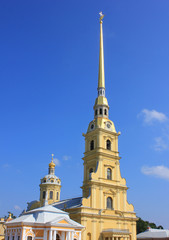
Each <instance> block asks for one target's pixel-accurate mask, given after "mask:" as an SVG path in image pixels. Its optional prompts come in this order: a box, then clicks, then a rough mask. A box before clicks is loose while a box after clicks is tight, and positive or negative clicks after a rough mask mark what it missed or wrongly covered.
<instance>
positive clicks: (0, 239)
mask: <svg viewBox="0 0 169 240" xmlns="http://www.w3.org/2000/svg"><path fill="white" fill-rule="evenodd" d="M4 239H5V219H4V218H0V240H4Z"/></svg>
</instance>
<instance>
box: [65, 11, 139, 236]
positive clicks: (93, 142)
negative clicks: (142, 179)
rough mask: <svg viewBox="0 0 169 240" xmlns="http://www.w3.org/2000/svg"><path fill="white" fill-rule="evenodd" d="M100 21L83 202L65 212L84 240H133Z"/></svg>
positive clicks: (133, 219)
mask: <svg viewBox="0 0 169 240" xmlns="http://www.w3.org/2000/svg"><path fill="white" fill-rule="evenodd" d="M102 19H103V15H102V13H101V18H100V59H99V79H98V89H97V90H98V97H97V98H96V101H95V105H94V120H93V121H91V122H90V123H89V126H88V130H87V133H86V134H83V136H84V137H85V153H84V157H83V161H84V180H83V186H82V190H83V200H82V206H81V207H80V208H73V209H67V211H68V212H69V213H70V217H71V218H72V219H74V220H75V221H77V222H79V223H80V224H82V225H84V226H85V227H86V229H85V230H84V231H83V233H82V239H83V240H136V220H137V218H136V214H135V212H134V207H133V205H132V204H129V203H128V202H127V189H128V188H127V186H126V180H125V179H124V178H122V177H121V174H120V162H119V161H120V157H119V152H118V137H119V135H120V133H117V132H116V129H115V126H114V123H113V122H112V121H111V120H110V119H109V117H108V116H109V105H108V101H107V98H106V97H105V77H104V53H103V30H102Z"/></svg>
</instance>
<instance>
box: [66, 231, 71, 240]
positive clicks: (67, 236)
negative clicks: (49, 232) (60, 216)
mask: <svg viewBox="0 0 169 240" xmlns="http://www.w3.org/2000/svg"><path fill="white" fill-rule="evenodd" d="M66 240H70V239H69V232H66Z"/></svg>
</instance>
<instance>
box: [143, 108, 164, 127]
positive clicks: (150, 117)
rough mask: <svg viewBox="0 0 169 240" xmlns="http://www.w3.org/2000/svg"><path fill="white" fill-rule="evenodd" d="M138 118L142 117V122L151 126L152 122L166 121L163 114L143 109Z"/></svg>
mask: <svg viewBox="0 0 169 240" xmlns="http://www.w3.org/2000/svg"><path fill="white" fill-rule="evenodd" d="M138 116H143V119H144V122H145V123H147V124H151V123H153V122H154V121H156V122H165V121H167V120H168V118H167V116H166V115H165V114H164V113H161V112H157V111H156V110H148V109H143V110H142V111H141V113H140V114H139V115H138Z"/></svg>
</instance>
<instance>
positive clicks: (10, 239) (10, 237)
mask: <svg viewBox="0 0 169 240" xmlns="http://www.w3.org/2000/svg"><path fill="white" fill-rule="evenodd" d="M9 240H12V230H11V231H10V234H9Z"/></svg>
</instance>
